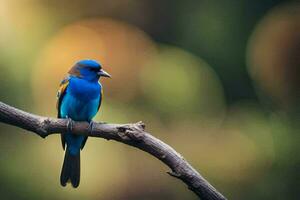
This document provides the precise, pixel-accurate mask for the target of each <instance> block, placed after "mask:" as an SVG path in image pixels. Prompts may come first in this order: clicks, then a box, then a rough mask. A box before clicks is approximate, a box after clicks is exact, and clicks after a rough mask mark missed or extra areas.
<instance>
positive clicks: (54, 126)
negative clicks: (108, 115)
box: [0, 102, 226, 200]
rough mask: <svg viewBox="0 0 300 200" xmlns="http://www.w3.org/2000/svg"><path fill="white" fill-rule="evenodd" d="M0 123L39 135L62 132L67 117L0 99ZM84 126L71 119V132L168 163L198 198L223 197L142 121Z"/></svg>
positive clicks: (172, 172)
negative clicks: (45, 114)
mask: <svg viewBox="0 0 300 200" xmlns="http://www.w3.org/2000/svg"><path fill="white" fill-rule="evenodd" d="M0 122H3V123H6V124H10V125H14V126H17V127H20V128H23V129H26V130H28V131H32V132H34V133H36V134H38V135H39V136H41V137H42V138H45V137H47V136H48V135H50V134H55V133H66V132H67V131H68V127H67V123H68V120H66V119H57V118H50V117H41V116H38V115H34V114H31V113H27V112H24V111H22V110H19V109H16V108H14V107H11V106H9V105H6V104H4V103H2V102H0ZM88 127H89V124H88V123H87V122H74V124H73V130H72V133H73V134H79V135H88V136H91V137H100V138H104V139H107V140H116V141H119V142H122V143H124V144H127V145H130V146H133V147H136V148H139V149H141V150H143V151H145V152H147V153H149V154H151V155H152V156H154V157H156V158H158V159H159V160H161V161H162V162H163V163H165V164H166V165H168V166H169V167H170V168H171V170H172V171H171V172H168V173H169V174H170V175H171V176H173V177H176V178H178V179H180V180H182V181H183V182H184V183H186V184H187V186H188V188H189V189H190V190H192V191H193V192H194V193H195V194H196V195H197V196H198V197H200V198H201V199H202V200H219V199H226V198H225V197H224V196H223V195H222V194H221V193H219V192H218V191H217V190H216V189H215V188H214V187H213V186H212V185H211V184H209V182H208V181H206V180H205V179H204V178H203V177H202V176H201V175H200V174H199V173H198V172H197V171H196V170H195V169H194V168H193V167H192V166H191V165H190V164H189V163H188V162H187V161H186V160H185V159H184V158H183V157H182V156H181V155H180V154H179V153H177V152H176V151H175V150H174V149H173V148H172V147H170V146H169V145H167V144H165V143H164V142H162V141H161V140H159V139H157V138H155V137H154V136H152V135H151V134H149V133H147V132H145V131H144V129H145V125H144V123H142V122H137V123H134V124H106V123H94V125H93V131H92V133H90V131H89V130H88Z"/></svg>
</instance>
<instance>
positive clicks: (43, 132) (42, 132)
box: [36, 118, 51, 138]
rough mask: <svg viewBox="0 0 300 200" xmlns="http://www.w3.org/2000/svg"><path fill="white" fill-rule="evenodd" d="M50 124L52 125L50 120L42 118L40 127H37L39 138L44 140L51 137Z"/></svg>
mask: <svg viewBox="0 0 300 200" xmlns="http://www.w3.org/2000/svg"><path fill="white" fill-rule="evenodd" d="M50 123H51V121H50V119H49V118H42V119H41V120H40V121H39V125H38V126H37V129H36V131H37V132H38V135H39V136H41V137H42V138H46V137H47V136H48V135H49V133H48V127H49V124H50Z"/></svg>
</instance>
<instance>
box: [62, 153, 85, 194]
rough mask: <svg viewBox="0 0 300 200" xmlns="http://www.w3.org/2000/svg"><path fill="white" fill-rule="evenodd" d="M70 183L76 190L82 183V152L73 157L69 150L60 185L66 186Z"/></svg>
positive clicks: (66, 154)
mask: <svg viewBox="0 0 300 200" xmlns="http://www.w3.org/2000/svg"><path fill="white" fill-rule="evenodd" d="M69 181H70V182H71V184H72V186H73V187H74V188H77V187H78V185H79V182H80V151H79V152H78V153H77V154H76V155H71V154H70V151H69V150H68V148H67V149H66V152H65V159H64V163H63V166H62V169H61V174H60V184H61V185H62V186H66V184H67V182H69Z"/></svg>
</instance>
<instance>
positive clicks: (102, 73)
mask: <svg viewBox="0 0 300 200" xmlns="http://www.w3.org/2000/svg"><path fill="white" fill-rule="evenodd" d="M98 75H99V76H104V77H108V78H111V75H110V74H109V73H107V72H106V71H104V70H103V69H100V71H99V72H98Z"/></svg>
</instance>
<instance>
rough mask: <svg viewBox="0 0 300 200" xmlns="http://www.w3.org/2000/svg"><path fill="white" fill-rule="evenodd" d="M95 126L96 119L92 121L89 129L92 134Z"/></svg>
mask: <svg viewBox="0 0 300 200" xmlns="http://www.w3.org/2000/svg"><path fill="white" fill-rule="evenodd" d="M93 128H94V121H90V123H89V127H88V131H89V133H90V134H92V133H93Z"/></svg>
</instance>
